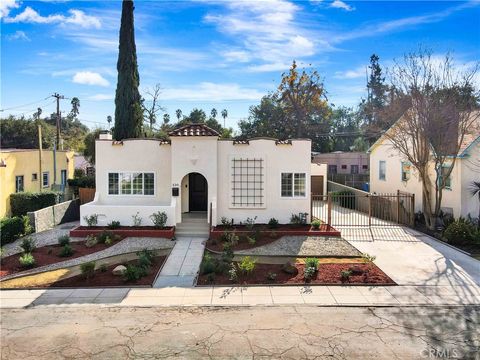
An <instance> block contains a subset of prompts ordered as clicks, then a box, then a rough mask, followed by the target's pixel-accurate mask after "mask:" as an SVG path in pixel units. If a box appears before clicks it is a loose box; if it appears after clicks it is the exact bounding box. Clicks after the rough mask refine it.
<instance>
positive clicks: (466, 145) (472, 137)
mask: <svg viewBox="0 0 480 360" xmlns="http://www.w3.org/2000/svg"><path fill="white" fill-rule="evenodd" d="M470 116H471V117H474V118H475V119H474V122H473V124H472V126H471V127H470V129H469V130H470V131H469V132H468V133H466V134H465V135H464V137H463V141H462V144H461V145H460V148H459V150H458V154H457V156H459V157H462V156H465V155H466V154H467V153H468V150H469V149H470V148H471V146H472V145H473V144H474V143H476V142H478V141H480V111H478V110H477V111H473V112H472V113H471V115H470ZM402 118H403V115H402V116H400V118H399V119H398V120H397V121H395V123H393V125H392V126H390V128H389V129H388V130H387V131H385V132H384V133H383V134H382V135H381V136H380V137H379V138H378V139H377V141H375V142H374V143H373V145H372V146H370V148H369V149H368V150H367V153H368V154H371V153H372V152H373V151H374V150H375V149H376V148H377V147H378V146H379V145H380V144H381V143H382V142H383V140H385V133H387V132H389V131H392V129H393V128H394V127H395V126H397V124H398V122H399V121H401V120H402Z"/></svg>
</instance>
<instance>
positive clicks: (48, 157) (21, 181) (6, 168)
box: [0, 149, 74, 217]
mask: <svg viewBox="0 0 480 360" xmlns="http://www.w3.org/2000/svg"><path fill="white" fill-rule="evenodd" d="M73 156H74V152H73V151H63V150H57V154H56V157H57V171H56V175H57V176H56V185H59V190H61V189H62V185H63V186H65V185H66V184H67V179H71V178H73V170H74V161H73ZM53 184H54V171H53V150H43V151H42V166H41V170H40V156H39V150H38V149H0V217H4V216H8V215H10V194H12V193H16V192H21V191H29V192H38V191H43V190H50V189H52V185H53Z"/></svg>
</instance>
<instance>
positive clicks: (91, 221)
mask: <svg viewBox="0 0 480 360" xmlns="http://www.w3.org/2000/svg"><path fill="white" fill-rule="evenodd" d="M83 220H85V222H86V223H87V226H88V227H92V226H96V225H97V224H98V214H92V215H89V216H87V215H85V216H84V217H83Z"/></svg>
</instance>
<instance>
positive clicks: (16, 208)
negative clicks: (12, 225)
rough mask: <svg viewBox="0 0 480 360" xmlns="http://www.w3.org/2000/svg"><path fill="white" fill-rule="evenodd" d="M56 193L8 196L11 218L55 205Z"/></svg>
mask: <svg viewBox="0 0 480 360" xmlns="http://www.w3.org/2000/svg"><path fill="white" fill-rule="evenodd" d="M57 199H58V193H55V192H52V191H43V192H35V193H32V192H19V193H15V194H11V195H10V209H11V212H12V216H23V215H27V212H30V211H37V210H40V209H43V208H46V207H48V206H52V205H55V204H56V203H57Z"/></svg>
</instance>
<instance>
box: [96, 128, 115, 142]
mask: <svg viewBox="0 0 480 360" xmlns="http://www.w3.org/2000/svg"><path fill="white" fill-rule="evenodd" d="M98 139H99V140H112V133H111V132H110V131H108V130H102V131H100V134H99V136H98Z"/></svg>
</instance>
